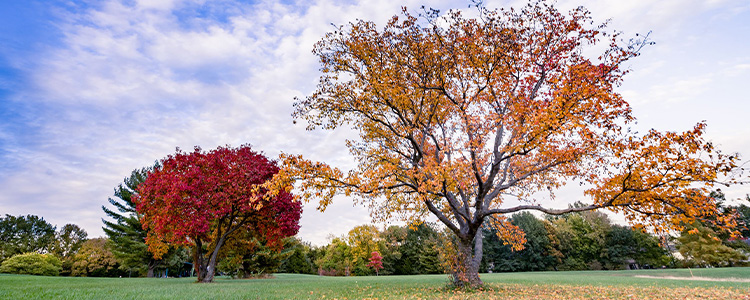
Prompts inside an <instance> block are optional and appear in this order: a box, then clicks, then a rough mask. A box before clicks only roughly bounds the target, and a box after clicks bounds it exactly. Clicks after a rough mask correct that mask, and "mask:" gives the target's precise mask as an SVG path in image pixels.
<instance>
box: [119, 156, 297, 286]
mask: <svg viewBox="0 0 750 300" xmlns="http://www.w3.org/2000/svg"><path fill="white" fill-rule="evenodd" d="M160 165H161V166H160V167H158V168H155V169H154V170H153V171H152V172H151V173H149V175H148V178H147V179H146V180H145V181H144V182H143V183H141V184H140V185H139V186H138V189H137V194H135V195H133V196H134V198H133V202H134V203H136V209H137V212H138V213H139V214H140V215H141V223H142V224H143V227H144V229H146V230H147V236H146V243H147V244H148V246H149V251H151V252H152V253H154V257H155V258H160V257H161V256H163V255H164V254H165V253H166V252H167V249H168V245H179V246H190V247H192V250H193V253H192V255H193V261H194V266H195V268H196V271H197V274H198V281H199V282H211V281H213V279H214V274H215V273H216V265H217V263H218V258H219V253H220V250H221V247H222V246H223V245H224V243H225V242H226V241H227V240H228V239H230V236H231V235H232V234H233V233H234V232H235V231H238V230H254V229H255V228H258V227H260V226H261V225H262V224H263V223H255V222H257V221H261V222H265V221H267V220H269V219H271V218H269V217H266V216H262V215H260V214H262V213H264V212H273V211H275V210H273V209H266V210H264V209H263V208H264V207H269V206H270V207H273V206H276V205H287V204H289V203H292V202H293V200H292V195H291V194H290V193H288V192H286V191H284V190H281V191H279V190H276V191H274V193H267V190H265V189H264V188H262V187H261V185H262V184H263V183H265V182H266V181H267V180H269V179H271V177H272V176H273V175H274V174H276V173H277V172H278V171H279V168H278V167H277V166H276V164H275V163H274V162H273V161H271V160H269V159H268V158H266V157H265V156H264V155H262V154H259V153H256V152H254V151H252V149H251V148H250V146H249V145H243V146H240V147H238V148H230V147H219V148H217V149H215V150H211V151H206V152H204V151H203V150H201V149H200V148H198V147H196V148H195V149H194V151H193V152H190V153H185V152H182V151H180V150H179V149H178V150H177V153H175V154H173V155H170V156H168V157H167V158H165V159H163V160H162V161H161V162H160ZM297 207H299V206H297ZM289 216H291V215H289ZM294 222H296V220H288V219H276V220H274V222H273V223H272V224H273V226H277V228H272V229H269V230H267V231H265V233H268V234H269V235H267V236H266V238H267V240H272V239H274V238H276V237H278V236H279V235H277V234H276V232H277V231H278V230H280V229H279V228H280V227H278V226H279V224H290V223H294ZM289 228H292V229H293V231H294V233H296V231H297V230H298V229H299V225H289Z"/></svg>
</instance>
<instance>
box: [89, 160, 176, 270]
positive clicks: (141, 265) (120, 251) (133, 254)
mask: <svg viewBox="0 0 750 300" xmlns="http://www.w3.org/2000/svg"><path fill="white" fill-rule="evenodd" d="M155 167H157V166H154V167H151V168H143V169H136V170H133V172H132V173H131V174H130V177H128V178H125V180H124V181H123V183H121V184H120V185H118V186H117V187H116V188H115V194H114V196H115V198H109V199H108V200H109V203H110V204H112V206H114V207H115V210H112V209H109V208H107V207H106V206H104V205H102V210H104V212H105V213H106V214H107V216H109V217H110V218H112V219H113V220H114V221H112V222H110V221H107V220H105V219H102V221H103V222H104V227H102V229H104V233H106V234H107V237H109V240H110V245H111V248H112V253H113V254H114V255H115V257H117V258H118V259H119V260H121V261H122V264H123V265H124V266H125V267H126V268H129V269H131V270H132V269H135V270H138V271H146V273H147V275H146V276H147V277H154V270H155V269H156V268H157V267H159V266H160V265H161V264H162V262H163V261H164V260H165V259H158V260H157V259H154V258H153V255H152V254H151V253H150V252H149V251H148V246H147V245H146V243H145V240H146V231H145V230H144V229H143V227H142V226H141V222H140V220H139V219H140V216H139V215H138V213H137V212H136V211H135V203H133V201H132V199H131V198H132V196H133V194H134V193H135V190H136V189H137V188H138V186H139V185H140V184H141V183H143V182H144V181H145V180H146V177H148V173H149V172H150V171H151V170H152V169H153V168H155Z"/></svg>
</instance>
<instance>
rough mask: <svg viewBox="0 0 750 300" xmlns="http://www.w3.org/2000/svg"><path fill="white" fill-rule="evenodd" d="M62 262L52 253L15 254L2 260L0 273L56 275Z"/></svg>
mask: <svg viewBox="0 0 750 300" xmlns="http://www.w3.org/2000/svg"><path fill="white" fill-rule="evenodd" d="M61 265H62V263H61V262H60V259H58V258H57V257H55V256H54V255H52V254H39V253H36V252H29V253H24V254H16V255H14V256H12V257H10V258H9V259H6V260H5V261H3V263H2V264H1V265H0V273H10V274H28V275H42V276H57V275H58V274H60V269H62V267H61Z"/></svg>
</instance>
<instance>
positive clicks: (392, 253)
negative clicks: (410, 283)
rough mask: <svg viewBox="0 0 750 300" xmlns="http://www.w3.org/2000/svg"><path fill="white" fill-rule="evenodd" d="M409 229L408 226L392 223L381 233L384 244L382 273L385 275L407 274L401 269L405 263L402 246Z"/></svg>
mask: <svg viewBox="0 0 750 300" xmlns="http://www.w3.org/2000/svg"><path fill="white" fill-rule="evenodd" d="M407 230H408V228H406V227H402V226H398V225H391V226H388V227H387V228H386V229H385V230H383V232H381V233H380V240H381V243H382V245H383V248H382V253H381V254H382V255H383V270H381V271H380V273H383V275H391V274H399V275H402V274H406V273H404V272H402V271H401V270H402V269H403V268H404V263H403V262H402V260H401V258H402V257H403V254H402V253H401V250H402V249H401V246H402V245H403V244H404V241H405V240H406V235H407Z"/></svg>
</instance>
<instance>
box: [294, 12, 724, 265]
mask: <svg viewBox="0 0 750 300" xmlns="http://www.w3.org/2000/svg"><path fill="white" fill-rule="evenodd" d="M480 14H481V17H479V18H468V17H465V16H463V15H462V14H461V12H459V11H450V12H448V13H446V14H444V15H442V16H439V15H438V14H428V16H427V18H426V19H425V20H423V19H418V18H417V17H415V16H413V15H411V14H410V13H409V12H408V11H407V10H406V9H405V10H404V12H403V16H401V17H394V18H392V19H391V20H390V21H389V22H388V23H387V24H386V25H385V26H384V27H383V28H382V29H379V28H378V27H377V26H376V25H375V24H374V23H373V22H368V21H357V22H354V23H350V24H348V25H346V26H340V27H338V28H337V31H335V32H333V33H329V34H327V35H326V36H325V37H324V38H323V39H322V40H321V41H320V42H318V43H317V44H316V45H315V49H314V50H313V53H315V54H316V55H317V56H318V57H319V59H320V62H321V64H322V68H321V71H322V74H321V77H320V80H319V83H318V86H317V89H316V91H315V92H314V93H313V94H312V95H310V96H309V97H306V98H305V99H303V100H299V99H298V101H297V102H296V103H295V112H294V114H293V115H294V117H295V118H301V119H305V120H306V121H307V122H308V125H309V126H308V128H309V129H313V128H317V127H323V128H324V129H333V128H337V127H339V126H350V127H351V128H352V129H354V130H356V131H357V132H358V133H359V139H358V140H356V141H350V142H349V143H348V144H347V146H348V147H349V149H350V152H351V153H352V155H353V156H354V157H355V159H356V160H357V161H358V162H359V165H358V167H357V168H356V169H355V170H353V171H351V172H350V173H348V174H344V173H343V172H341V171H339V170H337V169H335V168H331V167H330V166H328V165H325V164H320V163H313V162H309V161H305V160H303V159H302V158H301V157H296V158H295V157H289V156H286V157H283V159H284V160H285V161H288V162H289V165H290V166H291V167H289V170H290V171H289V173H288V176H287V177H289V178H291V177H296V178H298V179H300V180H302V182H300V185H299V186H300V187H301V189H302V190H303V193H302V197H303V198H320V199H322V200H321V208H325V205H327V204H328V203H330V199H331V198H332V197H333V195H335V194H336V193H344V194H347V195H352V196H355V197H357V199H358V200H357V201H363V202H365V203H368V204H370V208H371V209H372V212H373V214H374V215H375V216H376V219H385V218H389V217H391V216H393V215H397V214H398V215H400V216H402V217H406V218H409V219H417V218H419V217H423V216H424V214H425V212H427V211H429V212H430V213H432V214H434V215H435V216H436V217H437V218H438V219H439V220H440V221H441V222H442V223H443V224H445V225H446V226H447V227H448V228H449V229H450V230H451V231H453V232H454V233H455V234H456V235H458V236H460V237H461V240H462V241H463V242H467V241H470V240H472V238H473V237H474V236H475V235H476V232H477V230H478V228H479V227H480V226H481V224H482V223H483V221H484V218H485V217H487V216H490V215H492V214H498V213H503V212H514V211H519V210H523V209H537V210H541V211H546V212H549V213H554V212H559V213H562V212H564V211H565V210H554V209H546V208H541V207H539V206H535V205H523V204H521V205H517V206H515V207H509V208H502V207H501V205H508V203H507V201H505V202H504V201H503V198H502V195H509V194H512V195H517V196H520V197H519V198H523V197H524V196H528V195H531V194H534V193H536V192H539V191H545V190H548V189H549V190H550V191H552V190H553V189H556V188H558V187H560V186H562V185H563V184H565V183H566V182H569V181H571V180H578V181H581V182H582V183H588V184H591V185H594V186H595V188H592V189H590V190H589V191H587V192H586V193H587V195H588V196H590V197H591V198H592V199H593V202H594V205H589V206H584V207H581V208H576V209H577V210H590V209H595V208H610V209H613V210H617V211H621V212H624V213H625V215H626V217H627V218H628V219H629V220H631V221H644V220H650V221H652V225H655V226H661V228H675V227H677V226H679V224H681V223H682V222H686V221H690V220H693V219H695V218H701V217H706V216H711V215H714V214H715V211H716V208H715V207H712V204H713V203H712V201H711V200H706V199H704V198H700V197H698V195H701V194H707V193H706V192H707V190H708V188H709V187H710V186H711V185H712V184H713V183H716V182H717V181H718V178H719V175H721V174H720V173H722V172H723V173H726V172H729V171H730V170H732V168H733V167H734V160H735V158H733V157H732V156H726V155H721V154H720V153H717V152H715V151H714V150H713V146H712V145H711V144H710V143H707V142H705V141H704V140H702V138H701V135H702V133H703V130H704V129H705V124H703V123H701V124H698V125H697V126H696V128H694V129H693V130H691V131H688V132H684V133H671V132H666V133H661V132H656V131H651V132H649V133H648V134H646V135H645V136H643V137H638V136H630V135H629V134H630V133H629V132H627V133H626V129H627V126H628V125H629V124H630V123H631V122H633V121H634V120H635V118H634V117H633V116H632V115H631V108H630V106H629V104H628V103H627V102H626V101H625V99H623V97H622V96H621V95H619V94H618V93H617V92H615V87H616V86H617V85H619V84H620V83H621V81H622V78H623V76H624V75H625V74H626V73H627V70H623V69H621V67H622V65H623V63H625V62H626V61H627V60H629V59H631V58H633V57H635V56H637V55H638V51H639V50H640V49H641V48H642V47H643V46H644V45H648V44H649V41H647V40H646V39H641V40H634V41H633V42H631V43H627V44H623V43H621V40H622V38H621V37H620V36H619V34H617V33H615V34H607V33H606V32H605V30H606V28H605V27H606V24H602V25H593V22H592V17H591V16H590V15H589V13H588V11H586V9H584V8H578V9H575V10H574V11H571V12H570V13H569V14H568V15H566V14H563V13H562V12H560V11H558V10H557V9H556V8H554V6H553V5H550V4H548V3H547V2H546V1H536V2H532V3H530V4H529V5H527V6H525V7H524V8H523V9H521V10H487V9H481V10H480ZM602 39H604V40H606V41H608V42H609V44H608V45H603V47H602V48H603V49H604V50H603V51H602V52H601V55H598V56H595V57H588V56H586V55H584V53H588V52H590V51H588V50H589V49H588V47H590V46H592V45H595V44H597V43H599V41H600V40H602ZM705 154H709V155H713V156H709V157H708V159H707V158H706V156H705ZM285 168H286V167H285ZM284 172H286V171H282V173H284ZM522 200H523V199H522ZM656 224H662V225H656ZM501 227H503V226H501ZM503 228H505V229H506V230H507V231H506V232H505V233H504V235H505V237H506V238H508V239H509V240H511V243H513V244H514V245H517V244H522V243H521V242H520V241H521V239H520V238H519V239H515V240H513V238H514V237H520V236H521V235H520V233H518V232H515V230H514V229H512V228H511V227H503ZM521 238H522V237H521ZM467 257H468V256H467Z"/></svg>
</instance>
